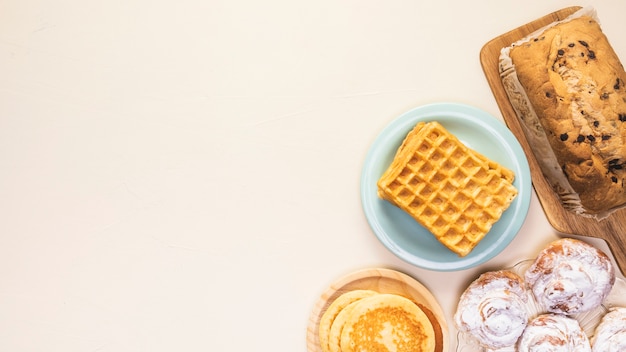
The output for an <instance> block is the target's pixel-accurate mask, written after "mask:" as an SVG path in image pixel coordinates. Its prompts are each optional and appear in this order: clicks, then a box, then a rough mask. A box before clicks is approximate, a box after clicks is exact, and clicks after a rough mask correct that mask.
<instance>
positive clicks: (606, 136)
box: [602, 134, 611, 141]
mask: <svg viewBox="0 0 626 352" xmlns="http://www.w3.org/2000/svg"><path fill="white" fill-rule="evenodd" d="M609 139H611V135H610V134H603V135H602V140H603V141H608V140H609Z"/></svg>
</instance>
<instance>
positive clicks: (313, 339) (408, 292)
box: [307, 268, 450, 352]
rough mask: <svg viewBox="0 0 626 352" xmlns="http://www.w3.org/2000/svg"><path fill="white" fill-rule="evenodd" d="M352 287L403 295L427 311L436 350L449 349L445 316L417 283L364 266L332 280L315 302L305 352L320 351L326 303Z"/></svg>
mask: <svg viewBox="0 0 626 352" xmlns="http://www.w3.org/2000/svg"><path fill="white" fill-rule="evenodd" d="M352 290H373V291H376V292H379V293H392V294H396V295H400V296H404V297H406V298H408V299H410V300H412V301H413V302H415V303H416V304H417V305H419V306H420V308H421V309H422V310H423V311H424V313H426V315H427V316H428V318H429V320H430V322H431V323H432V325H433V328H434V329H435V341H436V346H435V351H436V352H447V351H449V350H450V346H449V343H450V342H449V341H450V339H449V336H448V335H449V333H448V325H447V323H446V318H445V316H444V314H443V310H442V309H441V306H440V305H439V303H438V302H437V300H436V299H435V297H434V296H433V295H432V294H431V293H430V291H429V290H428V289H427V288H426V287H424V286H423V285H422V284H421V283H420V282H418V281H417V280H415V279H413V278H412V277H410V276H408V275H406V274H404V273H401V272H399V271H395V270H391V269H383V268H375V269H364V270H360V271H357V272H354V273H352V274H349V275H347V276H345V277H342V278H340V279H339V280H337V281H335V282H333V283H332V284H331V285H330V286H329V287H328V289H326V291H324V293H322V295H321V296H320V298H319V300H318V301H317V303H316V304H315V307H314V308H313V311H312V312H311V316H310V318H309V324H308V326H307V350H308V352H322V348H321V347H320V341H319V333H318V329H319V323H320V319H321V318H322V315H323V314H324V312H325V311H326V309H327V308H328V306H329V305H330V304H331V303H332V302H333V301H334V300H335V299H336V298H337V297H339V296H341V295H342V294H344V293H346V292H348V291H352Z"/></svg>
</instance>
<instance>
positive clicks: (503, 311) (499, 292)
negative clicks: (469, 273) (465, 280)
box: [454, 270, 528, 349]
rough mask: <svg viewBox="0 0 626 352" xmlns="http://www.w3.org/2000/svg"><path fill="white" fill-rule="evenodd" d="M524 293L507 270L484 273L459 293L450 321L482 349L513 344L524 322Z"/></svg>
mask: <svg viewBox="0 0 626 352" xmlns="http://www.w3.org/2000/svg"><path fill="white" fill-rule="evenodd" d="M527 301H528V293H527V291H526V290H525V286H524V282H523V280H522V278H521V277H520V276H519V275H517V274H515V273H513V272H511V271H508V270H499V271H489V272H486V273H484V274H482V275H480V277H478V279H476V280H475V281H474V282H472V283H471V284H470V285H469V286H468V287H467V289H466V290H465V291H464V292H463V294H462V295H461V298H460V300H459V303H458V306H457V311H456V313H455V315H454V321H455V324H456V326H457V329H458V330H459V331H461V332H464V333H468V334H471V335H472V336H474V337H475V338H476V339H477V340H478V342H479V343H480V344H481V345H482V346H483V347H486V348H492V349H497V348H503V347H509V346H513V345H515V342H516V341H517V339H518V338H519V337H520V335H521V334H522V332H523V331H524V328H525V327H526V324H527V322H528V311H527V309H526V302H527Z"/></svg>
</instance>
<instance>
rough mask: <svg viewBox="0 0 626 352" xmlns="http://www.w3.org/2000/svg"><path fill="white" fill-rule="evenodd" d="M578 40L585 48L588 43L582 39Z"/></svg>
mask: <svg viewBox="0 0 626 352" xmlns="http://www.w3.org/2000/svg"><path fill="white" fill-rule="evenodd" d="M578 42H579V43H580V45H582V46H584V47H585V48H586V47H588V46H589V44H587V42H586V41H584V40H579V41H578Z"/></svg>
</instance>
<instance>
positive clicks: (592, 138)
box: [587, 135, 596, 142]
mask: <svg viewBox="0 0 626 352" xmlns="http://www.w3.org/2000/svg"><path fill="white" fill-rule="evenodd" d="M587 139H588V140H589V142H595V141H596V137H594V136H592V135H588V136H587Z"/></svg>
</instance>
